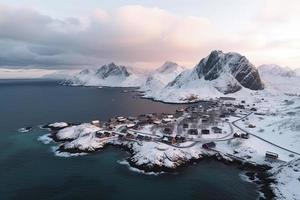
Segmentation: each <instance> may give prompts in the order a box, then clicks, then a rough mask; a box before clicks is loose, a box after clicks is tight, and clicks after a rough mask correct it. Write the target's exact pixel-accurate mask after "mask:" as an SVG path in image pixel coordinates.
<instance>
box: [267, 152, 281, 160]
mask: <svg viewBox="0 0 300 200" xmlns="http://www.w3.org/2000/svg"><path fill="white" fill-rule="evenodd" d="M265 156H266V158H271V159H278V154H277V153H274V152H271V151H266V155H265Z"/></svg>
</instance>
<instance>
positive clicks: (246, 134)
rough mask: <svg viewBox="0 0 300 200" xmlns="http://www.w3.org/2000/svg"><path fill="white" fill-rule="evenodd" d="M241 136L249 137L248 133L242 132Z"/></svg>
mask: <svg viewBox="0 0 300 200" xmlns="http://www.w3.org/2000/svg"><path fill="white" fill-rule="evenodd" d="M241 138H243V139H249V133H242V134H241Z"/></svg>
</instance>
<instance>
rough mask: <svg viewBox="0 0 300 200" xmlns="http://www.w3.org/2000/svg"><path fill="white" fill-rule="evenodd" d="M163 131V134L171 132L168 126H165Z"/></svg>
mask: <svg viewBox="0 0 300 200" xmlns="http://www.w3.org/2000/svg"><path fill="white" fill-rule="evenodd" d="M163 132H164V133H165V134H171V133H172V130H171V128H169V127H165V128H164V130H163Z"/></svg>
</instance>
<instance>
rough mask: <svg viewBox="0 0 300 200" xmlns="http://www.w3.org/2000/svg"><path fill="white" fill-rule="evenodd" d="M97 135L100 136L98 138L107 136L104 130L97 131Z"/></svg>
mask: <svg viewBox="0 0 300 200" xmlns="http://www.w3.org/2000/svg"><path fill="white" fill-rule="evenodd" d="M95 136H96V137H98V138H103V137H105V135H104V132H103V131H96V133H95Z"/></svg>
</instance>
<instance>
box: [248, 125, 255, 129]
mask: <svg viewBox="0 0 300 200" xmlns="http://www.w3.org/2000/svg"><path fill="white" fill-rule="evenodd" d="M248 127H249V128H255V127H256V126H255V125H253V124H249V125H248Z"/></svg>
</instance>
